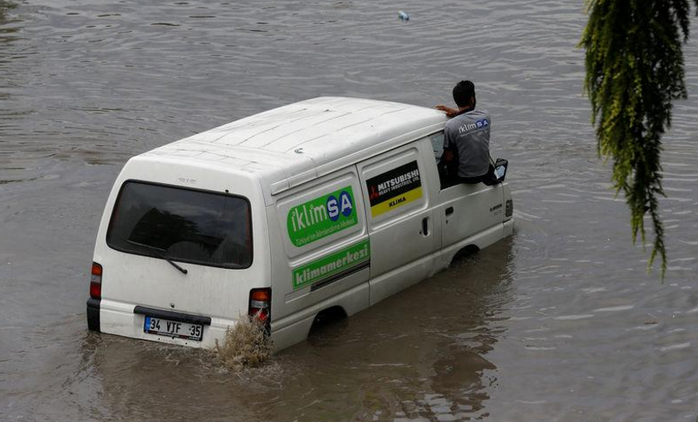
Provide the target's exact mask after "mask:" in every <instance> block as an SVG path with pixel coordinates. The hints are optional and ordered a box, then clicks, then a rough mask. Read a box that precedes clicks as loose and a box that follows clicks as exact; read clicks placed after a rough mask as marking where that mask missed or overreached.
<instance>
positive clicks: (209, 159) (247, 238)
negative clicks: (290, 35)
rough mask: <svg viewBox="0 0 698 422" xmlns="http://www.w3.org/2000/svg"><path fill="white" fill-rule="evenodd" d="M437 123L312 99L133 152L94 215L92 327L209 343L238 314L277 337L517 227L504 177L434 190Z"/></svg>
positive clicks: (426, 115)
mask: <svg viewBox="0 0 698 422" xmlns="http://www.w3.org/2000/svg"><path fill="white" fill-rule="evenodd" d="M446 121H447V119H446V117H445V116H444V114H443V113H442V112H439V111H436V110H433V109H429V108H424V107H417V106H412V105H405V104H398V103H392V102H384V101H374V100H365V99H354V98H334V97H332V98H329V97H326V98H316V99H312V100H307V101H302V102H299V103H295V104H291V105H288V106H285V107H280V108H277V109H274V110H271V111H267V112H264V113H261V114H258V115H255V116H251V117H248V118H245V119H242V120H239V121H236V122H233V123H230V124H227V125H224V126H221V127H218V128H215V129H212V130H209V131H207V132H203V133H200V134H197V135H194V136H191V137H189V138H186V139H183V140H181V141H178V142H174V143H171V144H168V145H165V146H163V147H160V148H157V149H155V150H152V151H150V152H146V153H144V154H141V155H139V156H137V157H134V158H132V159H130V160H129V161H128V162H127V163H126V165H125V166H124V168H123V170H122V171H121V174H120V175H119V176H118V178H117V180H116V182H115V183H114V187H113V189H112V192H111V194H110V196H109V199H108V201H107V204H106V208H105V211H104V215H103V217H102V220H101V223H100V226H99V232H98V235H97V242H96V246H95V251H94V263H93V265H92V278H91V282H90V299H89V300H88V302H87V321H88V327H89V328H90V329H91V330H96V331H101V332H104V333H111V334H117V335H122V336H127V337H133V338H140V339H146V340H154V341H160V342H164V343H173V344H180V345H187V346H194V347H212V346H214V345H215V341H216V340H217V339H218V340H222V339H223V338H224V335H225V331H226V329H227V328H228V327H230V326H233V325H234V324H236V321H238V320H239V319H240V318H246V317H247V315H257V317H259V318H261V319H262V320H264V321H266V322H267V324H268V328H269V330H270V333H271V336H272V339H273V340H274V343H275V345H276V348H277V349H283V348H285V347H288V346H290V345H292V344H294V343H297V342H299V341H302V340H303V339H305V338H306V337H307V335H308V332H309V331H310V328H311V326H312V324H313V321H314V320H315V319H316V317H318V316H319V315H322V314H323V313H325V312H337V311H339V312H341V313H343V314H345V315H352V314H354V313H356V312H359V311H361V310H362V309H365V308H367V307H369V306H371V305H374V304H376V303H378V302H380V301H381V300H383V299H385V298H386V297H388V296H390V295H392V294H394V293H396V292H398V291H400V290H402V289H404V288H406V287H408V286H410V285H412V284H414V283H416V282H418V281H420V280H422V279H424V278H427V277H429V276H431V275H433V274H434V273H435V272H437V271H439V270H441V269H443V268H445V267H447V266H448V265H449V263H450V262H451V260H452V259H453V258H454V256H455V255H456V254H457V253H458V252H459V251H461V250H464V249H466V248H472V247H477V248H484V247H486V246H488V245H490V244H492V243H494V242H496V241H497V240H499V239H502V238H503V237H506V236H508V235H510V234H512V232H513V229H514V220H513V218H512V214H513V203H512V200H511V194H510V191H509V187H508V185H507V183H505V182H502V183H497V184H495V185H494V186H486V185H484V184H482V183H480V184H477V185H464V184H456V185H453V186H450V187H446V188H442V187H441V186H442V185H441V182H440V180H439V172H438V169H437V162H438V160H439V157H440V155H441V150H442V145H443V128H444V125H445V123H446Z"/></svg>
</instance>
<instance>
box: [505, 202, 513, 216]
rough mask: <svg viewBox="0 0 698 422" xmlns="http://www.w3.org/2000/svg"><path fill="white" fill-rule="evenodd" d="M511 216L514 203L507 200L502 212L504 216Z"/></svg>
mask: <svg viewBox="0 0 698 422" xmlns="http://www.w3.org/2000/svg"><path fill="white" fill-rule="evenodd" d="M512 215H514V201H513V200H511V199H507V206H506V208H505V210H504V216H505V217H511V216H512Z"/></svg>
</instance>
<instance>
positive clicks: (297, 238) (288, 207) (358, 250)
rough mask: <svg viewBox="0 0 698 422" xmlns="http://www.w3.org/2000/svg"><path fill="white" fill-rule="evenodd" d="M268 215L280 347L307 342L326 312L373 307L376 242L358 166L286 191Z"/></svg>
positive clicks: (274, 327)
mask: <svg viewBox="0 0 698 422" xmlns="http://www.w3.org/2000/svg"><path fill="white" fill-rule="evenodd" d="M266 212H267V221H269V229H270V231H269V233H270V247H271V256H272V257H273V260H272V279H273V281H272V297H273V301H272V335H273V337H274V341H275V343H276V344H277V347H279V345H280V344H283V345H288V344H291V343H293V342H295V341H300V340H303V339H304V338H305V337H306V336H307V333H308V330H309V329H310V325H311V324H312V320H313V318H314V317H315V315H316V314H317V313H318V312H320V311H322V310H323V309H326V308H329V307H331V306H341V307H343V308H344V310H345V312H346V313H347V315H350V314H352V313H355V312H358V311H359V310H361V309H364V308H366V307H367V306H368V285H367V284H366V283H367V281H368V277H369V268H370V265H371V243H370V241H369V238H368V234H367V232H366V217H365V215H364V211H363V198H362V196H361V187H360V185H359V179H358V176H357V173H356V168H355V167H353V166H352V167H350V168H347V169H344V170H340V171H338V172H336V173H334V174H331V175H328V176H326V177H323V178H321V179H319V180H317V181H314V182H311V183H308V184H304V185H302V186H299V187H298V188H294V189H292V190H290V191H288V192H284V194H283V195H280V196H279V198H278V199H277V200H276V203H275V204H274V205H273V206H270V207H267V210H266Z"/></svg>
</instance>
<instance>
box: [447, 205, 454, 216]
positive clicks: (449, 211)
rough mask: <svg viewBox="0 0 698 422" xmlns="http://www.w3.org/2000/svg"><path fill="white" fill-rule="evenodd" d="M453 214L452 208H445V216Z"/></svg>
mask: <svg viewBox="0 0 698 422" xmlns="http://www.w3.org/2000/svg"><path fill="white" fill-rule="evenodd" d="M451 214H453V207H448V208H446V216H449V215H451Z"/></svg>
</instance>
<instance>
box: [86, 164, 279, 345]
mask: <svg viewBox="0 0 698 422" xmlns="http://www.w3.org/2000/svg"><path fill="white" fill-rule="evenodd" d="M235 171H236V170H234V167H231V166H230V165H226V164H225V163H221V164H216V162H204V161H201V160H192V159H190V158H188V159H184V158H177V157H161V156H158V155H157V154H144V155H141V156H138V157H135V158H133V159H131V160H130V161H129V162H128V163H127V164H126V166H125V167H124V169H123V170H122V172H121V174H120V175H119V177H118V179H117V180H116V182H115V184H114V187H113V189H112V192H111V195H110V196H109V200H108V202H107V205H106V208H105V212H104V215H103V217H102V220H101V224H100V227H99V233H98V236H97V242H96V245H95V252H94V263H93V266H92V279H91V284H90V299H89V300H88V303H87V318H88V326H89V328H90V329H92V330H95V331H101V332H104V333H111V334H117V335H121V336H126V337H132V338H139V339H145V340H153V341H160V342H164V343H172V344H180V345H187V346H193V347H213V346H214V345H215V342H216V340H221V339H223V338H224V335H225V331H226V329H227V328H228V327H229V326H232V325H234V324H235V323H236V321H237V320H238V319H239V318H240V317H241V316H245V315H248V314H249V313H259V314H260V316H261V317H262V318H264V319H267V320H269V319H270V318H271V315H270V314H269V312H270V310H271V307H270V303H271V289H270V287H271V284H270V281H271V273H270V269H269V268H270V265H269V262H270V257H269V245H268V240H267V239H268V234H267V231H266V228H265V227H266V226H265V225H264V224H259V222H258V221H256V218H255V216H260V215H264V199H263V195H262V192H261V189H260V185H259V181H258V180H255V179H254V178H252V177H251V176H250V175H249V174H246V173H244V172H240V171H238V172H237V173H235Z"/></svg>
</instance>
